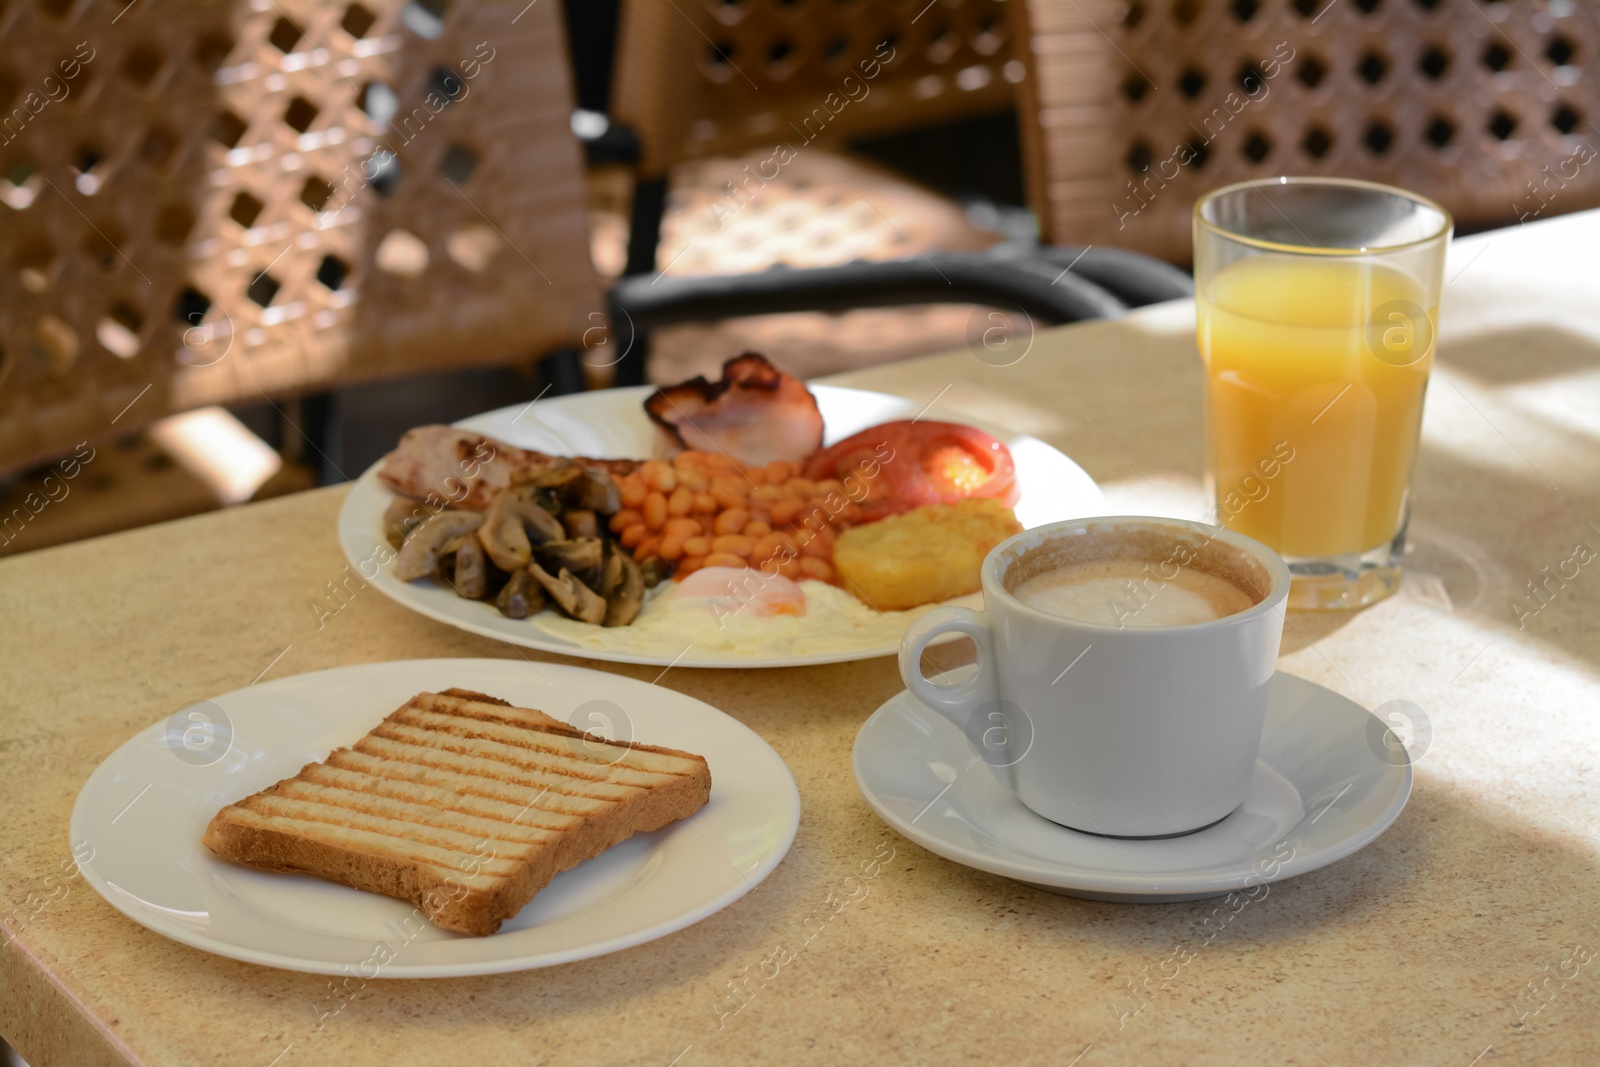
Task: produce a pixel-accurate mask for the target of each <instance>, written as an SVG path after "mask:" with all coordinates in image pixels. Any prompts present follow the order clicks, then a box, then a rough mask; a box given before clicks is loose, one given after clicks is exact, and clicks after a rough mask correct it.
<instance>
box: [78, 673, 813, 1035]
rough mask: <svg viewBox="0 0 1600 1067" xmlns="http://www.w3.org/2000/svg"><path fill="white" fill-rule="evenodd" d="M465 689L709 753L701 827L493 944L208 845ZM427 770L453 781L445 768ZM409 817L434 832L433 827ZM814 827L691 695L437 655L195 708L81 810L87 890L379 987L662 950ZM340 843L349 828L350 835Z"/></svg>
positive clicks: (159, 927)
mask: <svg viewBox="0 0 1600 1067" xmlns="http://www.w3.org/2000/svg"><path fill="white" fill-rule="evenodd" d="M449 689H462V690H472V691H474V692H477V693H483V694H489V695H492V696H494V697H497V698H500V699H501V700H504V701H508V702H509V703H510V704H511V705H514V706H515V707H513V708H511V709H508V710H509V711H516V710H517V709H539V710H541V711H543V712H545V713H547V714H548V715H549V716H551V717H553V718H554V719H556V720H559V721H560V722H561V723H566V724H571V725H572V726H575V727H579V728H581V729H584V730H587V731H588V732H589V733H591V734H594V735H599V737H602V738H609V739H611V740H612V741H614V742H627V743H631V745H632V746H660V747H662V748H665V749H673V750H679V751H680V752H682V753H694V754H696V755H698V756H703V757H704V759H705V762H706V765H707V766H708V767H709V770H710V776H711V789H710V797H709V800H708V801H707V802H706V803H705V805H704V806H703V807H701V808H699V810H698V811H696V812H695V813H694V814H693V815H689V816H688V817H687V818H683V819H680V820H677V821H673V822H671V823H670V824H668V825H666V826H664V827H663V828H661V829H657V830H653V831H649V832H640V833H635V834H633V836H630V837H627V838H626V839H625V840H622V841H621V842H620V843H617V844H612V845H611V846H610V847H609V848H606V849H605V850H604V851H602V852H600V853H599V854H598V855H594V856H593V857H592V858H589V859H585V860H583V861H582V862H580V863H578V864H577V865H576V866H573V867H571V868H570V869H567V870H564V871H562V873H559V874H556V875H555V877H554V879H553V880H552V881H550V882H549V884H548V885H546V886H545V887H544V888H543V889H542V890H541V891H539V892H538V894H537V895H536V896H534V897H533V900H532V902H531V903H529V904H527V905H526V906H525V907H523V908H522V909H521V910H520V911H519V912H517V913H516V914H515V915H514V916H512V917H511V918H510V919H508V920H506V921H505V922H504V924H503V925H502V926H500V928H499V931H498V932H497V933H493V934H490V935H488V936H476V937H475V936H470V935H466V934H460V933H453V932H450V931H448V930H445V929H442V928H440V927H439V926H436V925H434V924H433V923H432V922H429V921H427V920H426V918H425V917H424V916H423V914H422V911H421V910H420V908H419V907H416V906H413V904H412V903H408V902H407V901H405V900H399V899H393V898H391V897H388V896H380V895H377V894H376V893H369V892H362V891H361V890H358V889H353V888H350V887H349V886H347V885H340V884H336V883H334V882H331V881H324V880H322V879H320V878H315V877H311V876H310V875H307V874H293V873H276V872H273V871H267V870H258V869H256V868H255V867H251V866H245V865H243V864H240V863H234V862H230V861H228V860H224V859H222V858H220V857H219V856H217V855H216V854H214V853H213V852H212V851H211V850H210V849H208V848H207V847H206V846H205V845H204V844H203V843H202V835H204V834H205V833H206V831H207V827H208V824H210V823H211V821H212V819H213V817H214V816H216V815H217V813H218V811H219V810H220V809H222V808H224V807H225V806H228V805H233V804H235V803H236V802H238V801H241V800H242V799H244V798H249V797H252V794H256V793H258V792H259V791H261V790H266V789H268V787H272V786H274V783H280V782H281V781H282V780H284V779H289V778H291V777H294V778H296V780H297V781H299V778H300V777H301V773H302V768H305V769H306V770H308V771H309V770H311V769H312V768H309V767H307V765H308V764H317V763H319V761H325V760H327V759H328V757H329V755H330V753H334V752H335V750H339V749H343V748H345V747H346V746H356V747H355V749H354V751H355V752H356V753H358V754H359V752H360V751H361V749H362V744H358V742H359V743H365V740H366V739H368V738H369V737H370V736H372V735H373V734H376V733H377V732H378V731H377V730H375V728H378V727H380V726H381V725H383V724H387V723H388V722H389V721H391V720H392V719H393V715H392V714H391V713H394V714H399V713H398V712H396V709H402V710H404V708H405V707H406V706H408V705H409V704H410V703H411V702H412V700H413V697H416V696H417V695H418V694H440V693H443V691H445V690H449ZM402 729H410V730H414V729H415V728H414V727H402ZM552 729H559V730H564V729H565V728H564V727H552ZM369 732H371V733H369ZM574 738H575V741H574V743H582V744H587V743H589V742H585V741H583V740H582V738H581V735H574ZM590 740H591V741H593V740H595V739H592V738H591V739H590ZM385 743H388V742H385ZM445 747H449V746H445ZM614 747H616V748H619V749H625V748H627V747H630V746H629V745H616V746H614ZM607 751H608V752H609V751H610V750H607ZM455 758H459V757H457V756H449V755H447V756H441V757H437V759H455ZM606 758H607V760H611V759H614V757H611V756H609V755H608V756H607V757H606ZM652 758H653V757H652ZM437 759H435V757H429V762H430V763H434V764H436V765H437ZM340 773H345V772H340ZM426 773H427V774H429V775H435V776H437V774H438V772H437V770H436V769H434V767H432V766H430V767H429V768H428V769H426ZM437 780H438V781H443V782H444V785H445V786H447V787H450V788H456V789H462V787H461V786H460V785H454V786H452V785H451V783H450V782H448V781H444V780H443V779H437ZM405 788H417V789H420V788H422V786H415V787H413V786H411V785H409V784H406V785H405ZM470 788H471V787H470V786H468V787H466V788H465V789H462V791H463V792H467V791H470ZM397 795H402V796H403V795H404V794H403V793H402V794H397ZM701 796H704V793H703V792H702V793H701ZM369 799H370V798H369ZM414 799H415V798H414ZM469 799H470V798H469ZM383 802H385V803H387V802H388V798H387V796H386V797H385V798H383ZM475 802H476V803H478V804H480V805H490V806H492V805H493V804H495V803H496V801H494V800H492V799H491V800H485V799H477V800H476V801H475ZM530 806H531V805H530ZM432 807H443V806H442V805H433V806H432ZM404 810H405V809H404V806H403V805H402V806H401V808H400V811H401V815H399V816H398V817H399V818H401V819H404V818H405V816H404ZM411 810H412V811H415V812H418V816H419V819H421V818H427V817H428V816H429V814H430V812H429V811H428V810H425V809H424V808H422V807H414V808H412V809H411ZM380 814H389V815H391V817H395V816H393V813H392V812H380ZM433 814H435V815H437V816H438V817H434V818H430V819H428V821H431V822H433V823H434V824H435V825H434V826H432V827H429V826H421V827H419V828H418V836H419V837H421V838H427V839H429V840H431V842H432V845H433V846H438V845H440V843H441V840H440V839H441V836H448V835H447V834H445V832H444V831H441V830H440V829H439V827H440V826H443V825H447V824H446V823H444V822H441V821H440V819H441V818H446V817H448V818H459V816H457V815H455V814H454V813H451V812H437V813H433ZM320 817H326V816H325V815H324V816H320ZM360 818H361V817H360V816H356V817H355V819H356V823H357V825H358V826H359V824H360ZM799 819H800V798H799V793H798V791H797V790H796V788H795V784H794V778H793V777H792V776H791V775H790V773H789V769H788V767H787V766H785V765H784V762H783V760H782V759H781V758H780V757H779V756H778V754H777V753H776V752H774V751H773V750H772V748H771V747H770V746H769V745H768V744H767V743H766V742H765V741H763V740H762V739H761V738H760V737H759V736H757V735H756V734H755V733H754V732H753V731H751V730H750V729H749V728H748V727H746V726H744V725H743V724H741V723H739V722H737V721H736V720H734V719H732V718H730V717H729V716H727V715H725V714H723V713H722V712H720V711H718V710H717V709H715V708H713V707H711V706H710V705H708V704H705V703H702V702H701V701H698V700H695V699H693V698H692V697H688V696H685V695H683V694H681V693H677V692H674V691H672V690H669V689H663V688H660V687H658V686H654V685H650V684H647V683H645V682H640V681H635V680H633V679H630V678H622V677H618V676H615V675H610V674H604V673H601V672H598V671H591V670H585V669H583V668H578V667H567V666H561V665H557V664H549V663H530V662H526V661H520V660H499V659H425V660H407V661H398V662H392V663H370V664H362V665H359V666H353V667H340V668H335V669H333V670H326V671H318V672H316V673H312V674H303V675H297V676H294V677H290V678H284V679H280V680H277V681H273V682H266V683H263V684H261V685H255V686H251V687H249V688H247V689H241V690H237V691H235V692H232V693H228V694H225V695H223V696H219V697H216V698H214V699H213V700H210V701H205V702H203V703H202V704H198V705H194V706H192V707H190V708H185V709H182V710H180V711H178V712H177V713H175V714H174V715H173V716H172V717H171V718H169V719H168V720H167V721H165V722H160V723H156V724H153V725H152V726H150V727H148V728H146V729H145V730H142V731H140V732H139V733H138V734H137V735H135V736H134V737H133V738H132V739H130V740H129V741H128V742H127V743H125V744H124V745H122V746H121V747H120V748H118V749H117V750H116V751H115V752H114V753H112V754H111V756H110V757H108V758H107V759H106V761H105V762H104V763H102V764H101V765H100V767H99V768H97V769H96V770H95V772H94V773H93V774H92V775H90V777H89V780H88V781H87V782H86V783H85V784H84V786H83V789H82V790H81V792H80V793H79V794H78V800H77V803H76V804H75V805H74V807H73V811H72V822H71V835H72V842H73V846H74V849H73V852H74V855H75V856H77V857H81V858H82V859H81V866H82V870H83V873H84V876H85V878H86V880H87V881H88V883H89V884H90V885H92V886H93V887H94V888H95V890H96V891H97V892H98V893H99V894H100V895H101V896H103V897H104V898H105V899H106V900H107V901H108V902H110V903H111V905H112V906H114V907H115V908H117V909H118V910H119V911H121V912H122V913H123V914H125V915H127V916H128V917H129V918H131V919H133V920H134V921H135V922H138V923H139V924H141V925H143V926H145V927H147V928H149V929H151V930H154V931H155V932H157V933H160V934H163V935H165V936H167V937H170V938H172V939H174V940H176V941H180V942H183V943H184V944H187V945H192V946H194V947H196V948H201V949H205V950H206V951H208V952H214V953H217V954H219V955H222V956H228V957H231V958H233V959H238V960H244V961H247V962H250V963H258V964H263V965H265V966H269V967H282V968H286V969H289V970H297V971H307V972H311V973H316V974H333V975H345V976H347V981H346V983H345V985H346V986H352V980H353V983H354V986H353V987H354V988H359V983H361V982H364V981H367V980H370V979H374V978H436V977H454V976H462V975H478V974H497V973H502V972H506V971H519V970H526V969H530V968H535V967H547V966H551V965H554V964H559V963H566V962H569V961H572V960H580V959H586V958H589V957H593V956H599V955H604V954H606V953H609V952H616V951H618V950H621V949H625V948H630V947H632V946H635V945H640V944H643V943H645V942H647V941H652V940H654V939H656V938H659V937H664V936H666V935H667V934H670V933H673V932H675V931H677V930H681V929H683V928H684V927H686V926H689V925H691V924H693V923H696V922H698V921H700V920H701V919H704V918H705V917H707V916H709V915H712V914H714V913H715V912H717V911H719V910H721V909H722V908H724V907H727V906H728V905H729V904H731V903H733V902H734V901H736V900H738V899H739V898H740V897H742V896H743V895H744V894H745V893H748V892H749V891H750V890H751V889H754V888H755V887H756V885H757V884H759V883H760V882H761V880H762V879H763V878H765V877H766V876H767V875H768V874H770V873H771V872H772V870H773V869H774V868H775V867H776V866H777V865H778V863H779V861H781V860H782V859H783V857H784V855H785V853H787V852H788V850H789V846H790V844H791V843H792V842H793V841H794V835H795V830H796V828H797V827H798V825H799ZM369 821H370V820H369ZM337 829H338V831H339V832H343V833H349V827H348V826H344V825H341V826H339V827H338V828H337ZM391 832H393V831H391ZM541 832H543V831H541ZM429 835H432V836H431V837H430V836H429ZM557 836H559V835H557ZM495 844H496V845H500V844H501V842H499V841H498V840H497V841H496V842H495ZM477 870H478V868H477V867H476V866H474V867H473V873H474V874H476V872H477ZM339 1006H340V1005H339V1004H338V1003H333V1004H331V1005H328V1006H325V1007H327V1009H328V1010H329V1011H330V1012H331V1011H335V1010H337V1009H338V1008H339Z"/></svg>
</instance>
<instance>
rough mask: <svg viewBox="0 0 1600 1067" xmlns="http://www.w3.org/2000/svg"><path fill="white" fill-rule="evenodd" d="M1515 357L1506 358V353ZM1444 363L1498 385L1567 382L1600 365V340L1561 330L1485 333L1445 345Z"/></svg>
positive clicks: (1527, 328) (1544, 328) (1520, 328)
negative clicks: (1511, 353)
mask: <svg viewBox="0 0 1600 1067" xmlns="http://www.w3.org/2000/svg"><path fill="white" fill-rule="evenodd" d="M1508 352H1514V353H1516V358H1515V359H1507V358H1506V353H1508ZM1439 360H1440V362H1441V363H1442V364H1443V365H1445V366H1447V367H1450V368H1452V369H1458V370H1463V371H1466V372H1467V373H1468V374H1471V375H1472V376H1473V377H1475V378H1478V379H1480V380H1481V381H1484V382H1490V383H1493V384H1495V385H1513V384H1515V383H1518V382H1532V381H1540V380H1543V379H1546V378H1562V377H1566V376H1567V375H1571V374H1577V373H1579V372H1581V371H1586V370H1590V369H1593V368H1594V367H1596V366H1600V342H1597V341H1596V340H1595V338H1593V337H1591V336H1589V335H1587V334H1582V333H1577V332H1575V331H1572V330H1564V329H1562V328H1561V327H1559V326H1549V325H1541V326H1518V327H1515V328H1512V329H1507V330H1495V331H1484V332H1482V333H1474V334H1473V335H1472V336H1471V337H1465V338H1462V339H1460V340H1451V341H1449V342H1447V343H1445V344H1443V345H1441V347H1440V351H1439Z"/></svg>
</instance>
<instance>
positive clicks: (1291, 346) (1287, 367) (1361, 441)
mask: <svg viewBox="0 0 1600 1067" xmlns="http://www.w3.org/2000/svg"><path fill="white" fill-rule="evenodd" d="M1196 307H1197V313H1198V325H1197V338H1198V341H1199V345H1200V353H1201V357H1202V358H1203V359H1204V361H1205V365H1206V418H1207V421H1208V427H1207V434H1206V437H1207V441H1208V447H1209V448H1210V449H1211V455H1210V456H1209V457H1208V459H1209V467H1208V469H1209V470H1210V472H1211V473H1212V475H1213V476H1214V478H1215V485H1216V500H1217V508H1218V512H1219V515H1218V521H1219V522H1221V523H1222V524H1223V525H1225V526H1227V527H1228V528H1229V529H1232V530H1236V531H1238V532H1239V533H1242V534H1245V535H1247V536H1250V537H1254V538H1255V539H1257V540H1258V541H1261V542H1263V543H1265V544H1267V545H1269V546H1271V547H1272V548H1274V549H1276V550H1277V551H1278V552H1280V553H1282V554H1283V555H1285V556H1291V557H1292V556H1322V557H1326V556H1333V555H1339V554H1343V553H1354V552H1366V551H1368V550H1370V549H1373V548H1376V547H1378V546H1380V545H1384V544H1386V543H1387V542H1389V541H1390V540H1391V539H1392V538H1393V537H1394V535H1395V533H1396V531H1397V530H1398V529H1399V526H1400V522H1401V518H1402V515H1403V513H1404V509H1405V503H1406V490H1407V486H1408V485H1409V483H1410V480H1411V466H1412V463H1413V461H1414V460H1415V458H1416V451H1417V440H1418V436H1419V433H1420V431H1421V426H1422V397H1423V392H1424V390H1425V389H1426V388H1427V384H1428V370H1429V368H1430V367H1431V366H1432V364H1433V337H1434V332H1433V328H1432V325H1431V324H1432V323H1435V322H1437V321H1438V308H1437V306H1436V305H1435V306H1430V304H1429V303H1428V300H1427V296H1426V293H1425V290H1424V289H1423V286H1422V285H1421V284H1420V283H1418V282H1417V281H1416V280H1415V279H1413V278H1411V277H1410V276H1409V275H1407V274H1404V273H1402V272H1400V271H1398V270H1396V269H1394V268H1392V267H1389V266H1385V265H1383V264H1381V263H1373V262H1371V261H1367V260H1361V259H1356V258H1353V257H1317V256H1290V255H1278V254H1265V255H1258V256H1253V257H1250V258H1247V259H1241V260H1238V261H1236V262H1234V263H1231V264H1229V265H1228V266H1226V267H1223V268H1222V269H1220V270H1218V271H1217V272H1216V273H1215V274H1214V275H1213V276H1212V277H1211V278H1210V281H1209V284H1208V285H1207V286H1205V287H1204V288H1203V289H1202V291H1201V292H1200V294H1199V298H1198V300H1197V301H1196ZM1424 315H1425V317H1424ZM1379 353H1381V355H1380V354H1379Z"/></svg>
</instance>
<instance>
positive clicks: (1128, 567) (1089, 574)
mask: <svg viewBox="0 0 1600 1067" xmlns="http://www.w3.org/2000/svg"><path fill="white" fill-rule="evenodd" d="M1002 562H1003V563H1004V564H1005V570H1004V574H1003V575H1002V578H1001V584H1002V585H1003V586H1004V588H1005V590H1006V592H1008V593H1010V594H1011V595H1012V596H1017V595H1018V590H1019V588H1020V587H1021V586H1023V585H1024V584H1026V583H1028V582H1029V581H1030V580H1031V579H1034V578H1039V577H1041V576H1045V575H1056V574H1062V575H1063V576H1064V579H1065V580H1066V581H1073V580H1074V579H1076V580H1086V581H1089V582H1094V583H1097V584H1099V583H1110V586H1109V588H1111V589H1114V590H1115V591H1116V593H1117V595H1118V596H1120V597H1122V598H1123V599H1124V600H1125V603H1126V615H1131V616H1132V617H1131V618H1130V619H1129V620H1128V621H1131V622H1133V623H1134V624H1135V625H1138V624H1140V621H1141V620H1140V619H1139V618H1138V616H1139V615H1144V614H1145V611H1146V610H1149V608H1148V607H1147V606H1153V605H1154V604H1156V602H1157V601H1158V600H1160V596H1159V595H1158V596H1156V597H1152V598H1148V599H1147V600H1140V599H1137V598H1135V597H1134V596H1133V595H1132V594H1131V593H1129V592H1128V591H1126V586H1125V583H1126V582H1128V581H1133V582H1135V583H1136V584H1137V583H1139V582H1141V581H1142V580H1144V579H1145V578H1146V577H1148V578H1149V579H1150V580H1151V581H1152V582H1153V583H1154V586H1155V587H1156V588H1157V589H1165V590H1167V591H1168V592H1169V593H1170V594H1171V595H1168V596H1167V597H1166V601H1165V603H1164V604H1163V606H1162V607H1161V608H1160V609H1158V610H1153V611H1152V614H1150V615H1148V616H1147V617H1145V618H1144V619H1143V620H1142V621H1143V624H1144V625H1182V624H1184V623H1188V622H1202V621H1206V620H1207V619H1208V618H1220V617H1224V616H1227V615H1233V614H1237V613H1238V612H1240V611H1243V610H1247V609H1248V608H1250V607H1253V606H1255V605H1256V604H1259V603H1261V602H1262V601H1263V600H1265V599H1266V598H1267V594H1268V593H1269V592H1270V591H1271V589H1272V576H1271V574H1270V573H1268V571H1267V569H1266V567H1264V566H1262V564H1261V562H1260V561H1259V560H1257V559H1256V558H1255V557H1254V556H1252V555H1251V554H1249V553H1248V552H1246V551H1244V550H1243V549H1240V548H1236V547H1234V546H1233V545H1230V544H1227V543H1226V542H1223V541H1220V540H1215V539H1213V538H1210V537H1207V536H1206V535H1205V534H1204V533H1202V532H1199V531H1196V530H1193V529H1190V528H1188V527H1183V526H1175V525H1171V526H1169V525H1166V524H1161V523H1151V524H1148V525H1136V524H1128V523H1124V524H1115V525H1114V524H1101V523H1089V524H1087V525H1086V526H1085V527H1084V528H1083V529H1082V530H1081V531H1075V532H1072V533H1063V534H1058V535H1056V536H1055V537H1053V538H1051V539H1050V540H1048V541H1045V542H1043V543H1042V544H1038V545H1035V546H1034V547H1032V548H1030V549H1027V550H1026V551H1023V552H1022V553H1021V554H1020V555H1012V556H1011V557H1010V558H1009V559H1008V560H1005V561H1002ZM1100 565H1103V566H1100ZM1146 565H1148V567H1149V570H1148V571H1145V569H1144V568H1145V566H1146ZM1098 571H1104V572H1105V573H1104V574H1099V573H1097V572H1098ZM1186 574H1187V575H1191V576H1193V577H1194V578H1195V579H1196V580H1184V576H1185V575H1186ZM1201 576H1205V578H1209V579H1212V580H1214V581H1212V582H1208V581H1206V580H1204V578H1202V577H1201ZM1215 581H1220V582H1221V583H1224V586H1225V587H1224V588H1220V589H1219V588H1218V587H1217V586H1216V585H1215V584H1214V582H1215ZM1053 584H1055V583H1050V582H1041V583H1037V585H1039V586H1048V585H1053ZM1039 592H1040V593H1041V594H1042V595H1044V596H1048V593H1047V592H1046V591H1045V590H1043V589H1040V590H1039ZM1103 592H1104V590H1096V600H1097V603H1099V602H1103V603H1104V606H1105V610H1106V613H1107V617H1106V619H1105V620H1104V621H1105V624H1107V625H1118V624H1119V623H1118V616H1117V613H1116V611H1115V609H1114V608H1112V607H1111V606H1110V604H1111V603H1112V601H1111V598H1108V597H1103V596H1100V595H1099V594H1100V593H1103ZM1231 593H1237V594H1238V595H1239V596H1241V597H1243V598H1244V600H1245V601H1246V602H1245V603H1243V604H1241V603H1240V602H1239V600H1238V599H1236V598H1233V597H1231V596H1230V594H1231ZM1169 611H1171V612H1175V613H1176V614H1173V615H1170V616H1169V615H1168V612H1169ZM1207 611H1209V612H1210V614H1205V612H1207ZM1186 612H1187V613H1188V615H1187V616H1186V614H1185V613H1186ZM1196 612H1198V613H1199V614H1195V613H1196ZM1065 614H1068V615H1069V616H1070V617H1075V618H1083V619H1085V621H1089V622H1095V621H1098V620H1097V619H1096V618H1090V617H1086V616H1085V615H1084V614H1082V613H1080V612H1078V611H1075V610H1069V611H1067V612H1065ZM1191 616H1192V617H1191Z"/></svg>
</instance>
